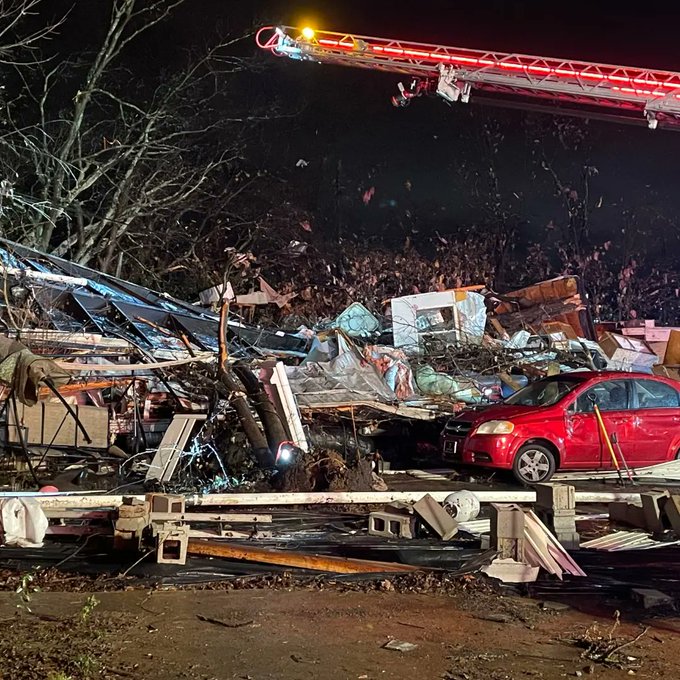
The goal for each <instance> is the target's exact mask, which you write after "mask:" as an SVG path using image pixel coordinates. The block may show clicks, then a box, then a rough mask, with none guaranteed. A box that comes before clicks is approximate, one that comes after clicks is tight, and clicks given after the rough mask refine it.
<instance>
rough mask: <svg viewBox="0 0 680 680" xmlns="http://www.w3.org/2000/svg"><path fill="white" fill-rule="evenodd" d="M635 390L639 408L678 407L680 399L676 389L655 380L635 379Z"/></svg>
mask: <svg viewBox="0 0 680 680" xmlns="http://www.w3.org/2000/svg"><path fill="white" fill-rule="evenodd" d="M635 391H636V392H637V399H638V407H639V408H678V406H680V400H679V399H678V391H677V390H676V389H675V388H674V387H671V386H670V385H666V383H662V382H656V380H636V381H635Z"/></svg>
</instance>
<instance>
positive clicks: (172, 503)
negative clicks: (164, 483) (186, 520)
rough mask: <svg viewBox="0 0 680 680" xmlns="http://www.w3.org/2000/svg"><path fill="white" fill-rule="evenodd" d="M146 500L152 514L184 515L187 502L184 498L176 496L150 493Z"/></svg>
mask: <svg viewBox="0 0 680 680" xmlns="http://www.w3.org/2000/svg"><path fill="white" fill-rule="evenodd" d="M146 500H147V502H148V503H149V505H150V506H151V512H162V513H164V514H168V513H180V514H184V512H185V510H186V508H185V506H186V501H185V499H184V496H174V495H170V494H166V493H148V494H146Z"/></svg>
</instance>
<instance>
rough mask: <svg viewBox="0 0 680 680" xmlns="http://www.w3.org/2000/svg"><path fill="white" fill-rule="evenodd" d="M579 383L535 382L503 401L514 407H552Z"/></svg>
mask: <svg viewBox="0 0 680 680" xmlns="http://www.w3.org/2000/svg"><path fill="white" fill-rule="evenodd" d="M580 384H581V383H580V382H578V381H576V380H569V379H564V380H537V381H536V382H534V383H531V384H529V385H527V386H526V387H524V388H522V389H521V390H519V391H518V392H515V394H513V395H512V396H511V397H508V398H507V399H506V400H505V403H506V404H512V405H514V406H552V405H553V404H556V403H557V402H558V401H559V400H560V399H562V397H564V396H565V395H566V394H569V392H571V391H572V390H573V389H574V388H575V387H578V385H580Z"/></svg>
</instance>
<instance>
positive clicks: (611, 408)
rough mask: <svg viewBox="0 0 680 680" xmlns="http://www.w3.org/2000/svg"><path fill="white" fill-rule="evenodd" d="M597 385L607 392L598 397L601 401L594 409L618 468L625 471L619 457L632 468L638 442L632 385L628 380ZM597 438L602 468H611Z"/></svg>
mask: <svg viewBox="0 0 680 680" xmlns="http://www.w3.org/2000/svg"><path fill="white" fill-rule="evenodd" d="M600 385H602V386H603V387H604V388H605V389H606V390H607V394H606V395H604V394H603V395H602V396H603V401H602V403H598V407H599V409H600V413H601V415H602V421H603V422H604V426H605V429H606V430H607V434H608V435H609V438H610V441H611V442H612V446H613V449H614V453H615V455H616V459H617V461H618V463H619V467H621V468H623V467H625V466H624V461H623V460H622V456H623V458H625V463H626V464H627V465H628V466H629V467H632V466H633V465H634V464H635V462H634V460H635V459H634V456H635V442H636V441H637V439H638V434H637V419H636V412H635V410H633V408H632V406H633V403H634V400H633V391H634V387H635V383H634V381H633V380H630V379H626V380H607V381H605V382H603V383H600ZM600 435H601V441H602V448H601V456H602V467H603V468H604V469H607V468H613V467H614V461H613V460H612V456H611V453H610V451H609V447H608V446H607V442H606V441H605V437H604V434H602V432H600Z"/></svg>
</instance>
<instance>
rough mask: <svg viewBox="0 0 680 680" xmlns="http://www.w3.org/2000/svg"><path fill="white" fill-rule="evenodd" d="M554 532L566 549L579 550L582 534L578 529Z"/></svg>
mask: <svg viewBox="0 0 680 680" xmlns="http://www.w3.org/2000/svg"><path fill="white" fill-rule="evenodd" d="M553 533H554V535H555V538H556V539H557V540H558V541H559V542H560V543H561V544H562V546H563V547H564V548H565V550H578V549H579V548H580V547H581V535H580V534H579V533H578V532H577V531H569V532H567V531H565V532H553Z"/></svg>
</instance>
